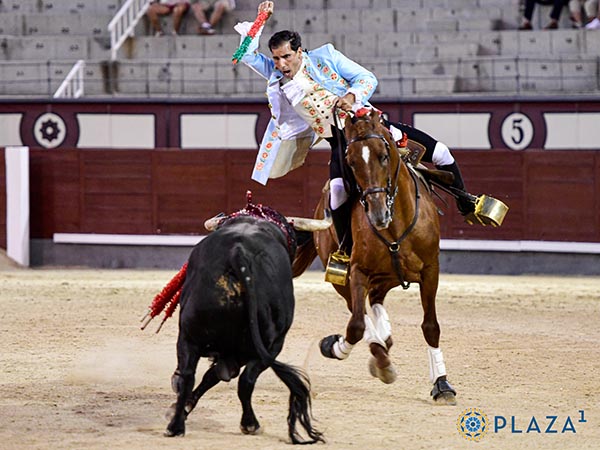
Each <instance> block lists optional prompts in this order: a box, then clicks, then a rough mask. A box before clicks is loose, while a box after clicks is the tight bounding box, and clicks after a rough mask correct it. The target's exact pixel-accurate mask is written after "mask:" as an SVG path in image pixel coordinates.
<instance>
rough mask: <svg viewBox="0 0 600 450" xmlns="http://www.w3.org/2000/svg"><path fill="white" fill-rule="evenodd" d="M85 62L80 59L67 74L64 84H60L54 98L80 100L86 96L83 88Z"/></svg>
mask: <svg viewBox="0 0 600 450" xmlns="http://www.w3.org/2000/svg"><path fill="white" fill-rule="evenodd" d="M84 68H85V61H84V60H83V59H80V60H79V61H77V62H76V63H75V65H74V66H73V68H72V69H71V71H70V72H69V73H68V74H67V76H66V77H65V79H64V80H63V82H62V83H61V84H60V86H59V87H58V89H57V90H56V92H55V93H54V95H53V97H54V98H79V97H82V96H83V94H84V88H83V69H84Z"/></svg>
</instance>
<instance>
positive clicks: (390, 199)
mask: <svg viewBox="0 0 600 450" xmlns="http://www.w3.org/2000/svg"><path fill="white" fill-rule="evenodd" d="M367 139H381V140H382V141H383V142H384V144H385V147H386V149H387V152H388V156H389V155H390V146H389V144H388V141H387V140H386V139H385V137H384V136H383V135H381V134H374V133H370V134H366V135H364V136H361V137H356V138H354V139H352V140H350V142H348V145H350V144H352V143H354V142H359V141H365V140H367ZM401 164H402V161H401V160H400V158H399V159H398V164H397V165H396V173H395V174H394V177H393V178H392V176H391V174H390V173H389V169H388V179H387V183H386V187H381V186H380V187H370V188H367V189H365V190H364V191H362V194H361V197H360V203H361V205H362V206H363V208H364V210H365V213H366V212H367V211H368V208H369V206H368V203H367V202H366V198H367V196H368V195H371V194H377V193H380V192H385V194H386V205H387V207H388V209H389V210H390V214H391V215H392V220H393V216H394V203H395V199H396V195H397V194H398V177H399V175H400V165H401ZM408 172H409V173H410V176H411V178H412V180H413V183H414V185H415V214H414V216H413V219H412V221H411V223H410V225H409V226H408V227H407V228H406V230H404V232H403V233H402V235H401V236H400V237H399V238H398V239H397V240H395V241H389V240H387V239H386V238H385V237H384V236H383V235H382V234H381V233H380V232H379V230H377V228H375V226H374V225H373V223H372V222H371V219H370V218H369V215H368V214H367V221H368V222H369V226H370V227H371V230H372V231H373V233H375V236H377V238H378V239H379V240H380V241H381V242H383V243H384V244H385V245H386V246H387V248H388V250H389V252H390V255H391V257H392V264H393V265H394V270H395V271H396V275H397V276H398V279H399V281H400V285H401V286H402V288H403V289H408V288H409V287H410V283H407V282H406V281H405V280H404V275H403V274H402V268H401V267H400V257H399V252H400V244H401V242H402V241H403V240H404V239H406V237H407V236H408V235H409V233H410V232H411V231H412V229H413V228H414V227H415V225H416V223H417V219H418V216H419V199H420V198H421V193H420V192H419V183H418V180H417V178H416V176H415V174H414V173H413V172H412V171H411V170H409V171H408ZM392 181H394V187H393V188H392ZM358 190H359V192H361V188H360V187H358Z"/></svg>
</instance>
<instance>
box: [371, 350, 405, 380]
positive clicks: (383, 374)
mask: <svg viewBox="0 0 600 450" xmlns="http://www.w3.org/2000/svg"><path fill="white" fill-rule="evenodd" d="M376 362H377V360H376V359H375V358H374V357H372V356H371V358H369V373H370V374H371V375H372V376H373V377H375V378H379V379H380V380H381V381H383V382H384V383H385V384H392V383H393V382H394V381H396V378H398V374H397V373H396V368H395V367H394V366H393V365H392V364H390V365H389V366H387V367H384V368H383V369H380V368H379V367H377V364H376Z"/></svg>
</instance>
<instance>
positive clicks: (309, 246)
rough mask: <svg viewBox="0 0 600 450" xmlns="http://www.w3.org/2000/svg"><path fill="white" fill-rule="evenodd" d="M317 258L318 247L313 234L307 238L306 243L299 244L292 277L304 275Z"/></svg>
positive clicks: (293, 263)
mask: <svg viewBox="0 0 600 450" xmlns="http://www.w3.org/2000/svg"><path fill="white" fill-rule="evenodd" d="M316 257H317V247H316V246H315V240H314V238H313V234H312V233H310V234H308V235H307V236H306V240H305V241H304V242H302V243H299V245H298V248H297V250H296V256H295V257H294V261H293V262H292V275H293V276H294V278H296V277H299V276H300V275H302V274H303V273H304V272H305V271H306V269H308V266H310V265H311V264H312V262H313V261H314V260H315V258H316Z"/></svg>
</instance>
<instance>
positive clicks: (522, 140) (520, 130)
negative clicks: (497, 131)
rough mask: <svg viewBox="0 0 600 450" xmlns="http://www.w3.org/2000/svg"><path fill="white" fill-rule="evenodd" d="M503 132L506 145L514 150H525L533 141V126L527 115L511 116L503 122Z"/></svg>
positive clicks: (517, 114) (514, 114) (515, 114)
mask: <svg viewBox="0 0 600 450" xmlns="http://www.w3.org/2000/svg"><path fill="white" fill-rule="evenodd" d="M501 130H502V140H503V141H504V144H505V145H506V146H507V147H508V148H511V149H513V150H523V149H524V148H527V147H528V146H529V144H531V141H532V140H533V124H532V123H531V120H529V117H527V116H526V115H525V114H521V113H513V114H509V115H508V116H506V118H505V119H504V121H503V122H502V128H501Z"/></svg>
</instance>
